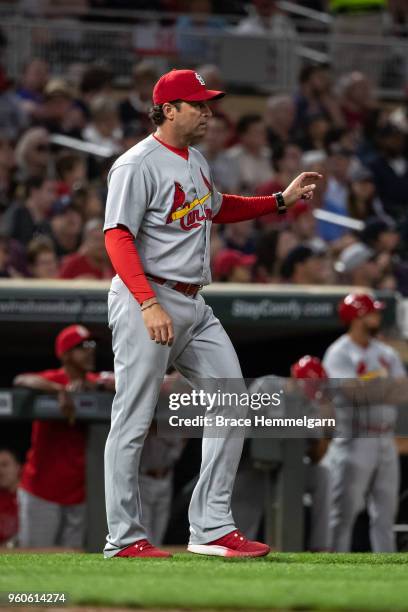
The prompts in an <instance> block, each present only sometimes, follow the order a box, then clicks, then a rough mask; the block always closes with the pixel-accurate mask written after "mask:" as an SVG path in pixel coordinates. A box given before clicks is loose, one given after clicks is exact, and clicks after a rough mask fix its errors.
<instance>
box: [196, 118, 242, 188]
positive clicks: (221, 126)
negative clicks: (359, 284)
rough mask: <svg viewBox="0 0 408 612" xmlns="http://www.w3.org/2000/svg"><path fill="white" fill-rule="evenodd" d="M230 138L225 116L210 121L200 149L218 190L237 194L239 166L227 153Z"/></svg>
mask: <svg viewBox="0 0 408 612" xmlns="http://www.w3.org/2000/svg"><path fill="white" fill-rule="evenodd" d="M229 136H230V130H229V124H228V122H227V121H226V119H225V118H224V117H223V116H219V115H214V116H213V117H211V118H210V119H209V120H208V125H207V131H206V133H205V137H204V139H203V141H202V144H201V145H200V147H199V149H200V151H201V153H202V154H203V155H204V157H205V158H206V160H207V161H208V164H209V166H210V169H211V174H212V177H213V179H214V182H215V184H216V186H217V189H218V190H219V191H220V192H221V193H237V192H238V190H239V184H240V172H239V165H238V162H237V160H236V159H234V158H232V157H231V155H229V154H228V153H227V151H226V144H227V141H228V138H229Z"/></svg>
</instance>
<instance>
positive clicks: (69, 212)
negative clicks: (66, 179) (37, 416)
mask: <svg viewBox="0 0 408 612" xmlns="http://www.w3.org/2000/svg"><path fill="white" fill-rule="evenodd" d="M50 222H51V229H52V240H53V242H54V248H55V251H56V254H57V257H63V256H64V255H70V254H72V253H75V251H76V250H77V249H78V247H79V245H80V242H81V231H82V218H81V215H80V213H79V212H78V210H77V209H76V207H75V205H74V203H73V199H72V197H70V196H64V197H62V198H60V199H59V200H58V201H57V202H56V203H55V206H54V207H53V211H52V217H51V221H50Z"/></svg>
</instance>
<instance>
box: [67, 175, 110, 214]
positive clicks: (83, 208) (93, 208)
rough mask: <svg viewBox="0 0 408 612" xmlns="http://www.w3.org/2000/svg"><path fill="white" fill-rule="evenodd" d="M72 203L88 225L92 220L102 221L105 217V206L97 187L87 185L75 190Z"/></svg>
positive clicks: (71, 199)
mask: <svg viewBox="0 0 408 612" xmlns="http://www.w3.org/2000/svg"><path fill="white" fill-rule="evenodd" d="M70 202H71V203H72V206H73V208H75V210H76V211H77V212H78V213H79V214H80V215H81V218H82V221H83V222H84V223H86V222H87V221H89V220H90V219H95V218H97V219H100V218H101V217H102V216H103V212H104V204H103V201H102V195H101V193H100V189H98V188H97V186H96V185H93V184H92V185H90V184H85V185H83V186H82V187H78V188H77V189H74V190H73V192H72V194H71V198H70Z"/></svg>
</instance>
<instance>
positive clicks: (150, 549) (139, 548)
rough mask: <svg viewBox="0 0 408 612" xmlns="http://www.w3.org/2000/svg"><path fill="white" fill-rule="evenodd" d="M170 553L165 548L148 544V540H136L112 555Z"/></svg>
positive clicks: (166, 554)
mask: <svg viewBox="0 0 408 612" xmlns="http://www.w3.org/2000/svg"><path fill="white" fill-rule="evenodd" d="M171 556H172V555H171V554H170V553H169V552H166V551H165V550H160V548H156V546H153V544H150V542H149V541H148V540H138V541H137V542H135V543H134V544H131V545H130V546H127V547H126V548H124V549H123V550H121V551H120V552H118V553H117V554H116V555H114V557H156V558H159V557H162V558H164V557H171Z"/></svg>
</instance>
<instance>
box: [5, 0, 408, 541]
mask: <svg viewBox="0 0 408 612" xmlns="http://www.w3.org/2000/svg"><path fill="white" fill-rule="evenodd" d="M0 23H1V30H0V277H1V280H0V334H1V340H2V342H1V344H0V355H1V363H2V367H1V370H0V385H1V387H2V391H1V393H0V448H1V449H3V460H4V461H3V463H4V464H7V465H6V467H4V468H3V469H4V472H3V482H4V483H5V482H6V481H7V477H6V476H4V473H5V472H6V471H7V470H8V471H7V474H10V470H12V469H13V468H12V467H10V453H7V452H6V451H12V453H13V454H15V457H16V459H17V461H18V462H19V463H20V464H21V463H24V461H25V457H26V452H27V450H28V448H29V446H30V435H31V420H32V419H33V418H34V417H36V416H41V415H42V416H43V418H45V417H46V416H49V414H50V412H49V410H55V411H56V414H57V412H58V406H57V404H56V403H55V405H54V406H51V408H50V407H49V406H48V408H47V407H45V408H44V406H43V407H42V408H41V407H39V408H38V407H37V408H38V411H37V412H36V410H37V409H36V408H35V402H34V399H33V398H32V397H31V396H30V397H28V396H24V397H23V396H19V398H18V399H15V400H14V401H12V399H11V398H13V395H12V394H11V395H10V392H9V391H8V390H9V389H11V388H12V384H13V380H14V378H15V377H16V376H17V375H19V374H20V373H22V372H32V371H38V370H45V369H47V368H54V367H58V360H57V358H56V356H55V355H54V348H53V347H54V339H55V337H56V335H57V333H58V332H59V331H60V330H61V329H62V328H63V327H65V326H66V325H69V324H72V323H81V324H83V325H86V326H87V327H88V328H89V329H90V330H91V331H92V333H93V335H94V336H95V338H96V339H97V340H98V346H97V364H96V365H97V370H98V371H100V370H112V367H113V364H112V353H111V347H110V332H109V330H108V328H107V322H106V296H107V290H108V286H109V279H110V278H111V277H112V274H113V271H112V269H111V267H110V263H109V261H108V259H107V255H106V253H105V249H104V243H103V234H102V220H103V215H104V205H105V198H106V176H107V172H108V170H109V168H110V166H111V165H112V163H113V161H114V160H115V158H116V157H117V156H118V155H120V154H121V153H122V152H123V151H125V150H126V149H128V148H129V147H131V146H133V145H134V144H136V143H137V142H138V141H140V140H141V139H143V138H144V137H145V136H147V135H148V134H149V133H150V132H151V131H152V126H151V124H150V121H149V118H148V111H149V107H150V104H151V90H152V87H153V84H154V82H155V81H156V79H157V78H158V76H160V74H162V73H163V72H165V71H167V70H168V69H171V68H173V67H176V68H180V67H183V68H194V69H197V71H198V72H200V74H202V76H203V77H204V78H205V80H206V83H207V85H208V86H209V87H210V88H215V89H222V88H225V89H226V90H227V91H228V96H226V98H225V99H223V100H222V101H220V102H215V103H214V107H213V118H212V119H211V121H210V125H209V129H208V132H207V135H206V137H205V139H204V141H203V143H202V144H201V145H200V149H201V151H202V152H203V154H204V155H205V156H206V157H207V158H208V160H209V163H210V166H211V168H212V172H213V175H214V178H215V182H216V184H217V186H218V188H219V190H220V191H222V192H225V193H239V194H243V195H249V194H255V193H256V194H259V195H266V194H271V193H274V192H276V191H279V190H281V189H282V187H283V186H285V185H286V184H287V183H288V182H290V180H291V179H292V178H293V177H295V176H296V175H297V174H298V173H299V171H301V170H306V169H310V170H312V169H313V170H318V171H320V172H322V174H323V175H324V177H325V178H324V181H322V184H321V185H320V186H319V189H318V192H317V193H316V197H315V199H314V201H313V203H312V205H309V204H307V203H305V202H299V203H298V204H296V206H295V207H294V209H293V210H292V211H291V212H290V213H289V214H288V216H287V218H285V220H283V221H282V220H280V219H278V218H277V216H276V215H272V214H271V215H269V216H267V217H263V218H261V219H260V220H259V221H258V222H255V221H253V222H252V221H250V222H244V223H240V224H239V225H234V226H230V227H221V228H220V227H219V226H217V227H214V228H213V229H214V233H213V242H212V258H213V259H212V262H213V277H214V281H216V282H215V283H214V284H213V285H212V286H211V287H210V288H209V289H207V290H206V291H205V293H206V296H207V300H208V303H210V304H211V305H212V306H213V308H214V310H215V312H216V314H218V316H219V317H220V319H221V321H222V322H223V324H224V325H225V327H226V329H227V330H228V331H229V333H230V334H231V336H232V339H233V341H234V343H235V345H236V347H237V350H238V353H239V357H240V360H241V363H242V366H243V371H244V375H245V376H246V377H256V376H262V375H265V374H272V373H273V374H277V375H281V376H287V375H288V374H289V367H290V364H291V363H293V362H294V361H295V360H296V359H298V358H299V357H300V356H301V355H303V354H305V353H311V354H315V355H318V356H320V357H321V356H322V354H323V353H324V351H325V349H326V348H327V346H328V345H329V344H330V343H331V342H332V341H333V340H334V339H335V338H336V337H337V336H338V335H339V334H340V333H341V331H342V328H341V326H340V323H339V321H338V319H337V315H336V305H337V302H338V300H339V299H340V297H342V296H344V295H345V294H346V293H347V292H348V290H349V288H350V286H352V287H364V288H366V289H367V290H369V291H372V292H375V293H376V294H377V295H379V296H381V297H383V298H384V299H385V300H386V302H387V305H388V309H387V314H386V323H387V325H386V334H385V338H386V340H387V342H390V343H391V344H392V345H393V346H394V347H395V348H397V350H398V351H399V353H400V355H401V357H402V359H403V361H404V362H405V363H407V362H408V352H407V349H406V338H407V336H408V320H407V317H408V310H407V309H408V305H407V304H408V302H407V301H406V299H407V298H408V249H407V237H408V214H407V206H408V157H407V153H408V5H407V2H405V1H404V0H393V1H389V2H386V1H385V0H359V1H358V0H304V1H303V2H286V1H280V2H274V1H272V0H253V1H252V2H251V1H249V2H241V1H240V0H222V1H217V0H213V1H212V2H211V1H210V0H190V1H183V0H150V1H149V2H147V1H146V2H144V1H143V0H139V1H134V2H132V1H130V0H129V1H126V0H123V1H122V0H120V1H109V0H75V1H71V2H66V1H65V0H58V1H55V0H54V1H51V0H49V1H47V0H42V1H40V0H38V1H36V0H21V1H20V2H0ZM19 402H20V403H19ZM91 404H92V403H91ZM92 406H93V407H95V403H94V404H92V405H91V408H89V405H88V408H87V407H86V405H85V407H84V408H83V415H82V416H83V417H84V419H85V420H84V422H88V423H90V425H89V428H90V429H89V447H88V470H90V472H89V473H90V474H91V475H90V476H89V473H88V476H89V482H93V486H94V488H93V489H92V491H93V496H92V500H90V501H92V514H91V516H92V517H93V518H94V517H95V516H96V515H98V512H99V514H102V515H103V512H104V508H103V491H102V487H103V483H102V482H101V473H100V470H99V471H98V470H97V468H95V464H98V463H100V462H101V453H102V450H103V439H104V436H105V435H106V427H107V425H106V423H105V421H104V417H106V415H108V412H109V407H108V408H107V410H106V411H105V412H104V414H103V415H102V416H101V415H97V416H95V412H92ZM47 410H48V412H47ZM87 410H88V412H87ZM399 448H400V452H401V455H400V457H401V465H402V467H403V470H402V481H401V509H400V517H399V521H398V522H399V524H400V525H402V527H401V534H400V536H399V544H398V545H399V547H400V549H401V550H405V548H406V546H407V543H406V540H405V536H404V533H405V531H404V529H405V528H404V525H405V523H408V516H407V515H406V508H405V501H404V500H405V499H406V496H405V491H406V490H408V477H407V471H406V470H407V467H406V466H407V463H406V459H405V453H406V452H408V446H407V445H406V444H405V443H404V440H400V442H399ZM1 453H2V451H1V450H0V456H1ZM199 457H200V445H199V441H198V440H191V441H189V442H188V443H187V444H186V446H185V448H184V449H183V451H182V455H181V458H180V459H179V461H178V463H177V465H176V468H175V473H174V493H173V504H172V514H171V518H170V525H171V529H169V530H168V532H167V536H166V538H165V543H168V544H183V543H184V542H185V540H186V533H187V523H186V504H187V500H188V493H189V486H190V483H191V481H192V480H193V479H194V477H195V475H196V473H197V470H198V469H199ZM282 457H283V455H282ZM282 457H281V460H282V461H283V459H282ZM278 463H279V461H278ZM279 465H280V467H279V469H282V465H283V463H281V464H279ZM0 466H1V462H0ZM92 470H96V471H92ZM14 473H15V478H14V484H11V485H10V483H9V481H7V482H8V484H7V487H8V490H7V503H6V501H3V505H1V503H0V523H1V522H3V527H4V525H5V524H6V522H8V525H10V524H12V514H13V512H15V508H16V506H15V505H13V502H12V501H10V492H11V491H12V492H13V494H14V493H15V487H16V484H17V480H18V470H17V469H16V470H15V472H14ZM0 474H1V471H0ZM1 482H2V481H1V480H0V494H1V486H2V484H1ZM5 489H6V486H5V485H4V491H5ZM4 491H3V492H4ZM5 495H6V494H5V493H4V496H5ZM0 500H1V495H0ZM285 503H289V502H288V500H286V502H285ZM301 516H303V508H302V509H301ZM10 517H11V518H10ZM305 517H306V520H305V525H306V527H305V529H306V531H307V524H308V523H307V518H308V516H307V508H306V510H305ZM293 520H295V519H293ZM288 521H289V529H290V527H291V525H290V517H289V519H288ZM94 526H95V524H94ZM10 529H11V531H12V530H13V527H11V528H10V527H9V531H7V529H6V528H5V527H4V530H3V532H4V533H5V534H8V535H7V537H6V535H5V536H4V539H3V545H4V546H7V545H9V546H14V545H15V538H14V537H13V534H12V533H10ZM103 529H104V526H103V517H102V518H101V521H100V524H99V525H98V529H96V530H95V533H92V534H90V532H88V535H87V544H86V547H87V549H88V550H98V549H99V548H100V544H101V541H100V534H101V533H103ZM1 531H2V530H1V527H0V533H1ZM170 533H171V536H170V535H169V534H170ZM281 535H282V534H281ZM282 537H283V536H282ZM299 537H303V532H302V534H300V536H299ZM282 542H283V540H280V544H281V545H282V547H283V548H286V550H290V549H291V548H294V549H295V550H299V549H302V548H303V543H301V544H299V540H296V543H293V542H291V541H290V538H289V540H288V541H287V542H286V544H282ZM7 543H8V544H7ZM273 543H274V544H275V545H279V542H273ZM1 544H2V542H1V541H0V546H1ZM353 546H354V550H363V551H364V550H369V549H370V543H369V540H368V536H367V517H366V515H365V514H364V513H362V514H361V516H360V517H359V520H358V522H357V525H356V529H355V537H354V544H353Z"/></svg>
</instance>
